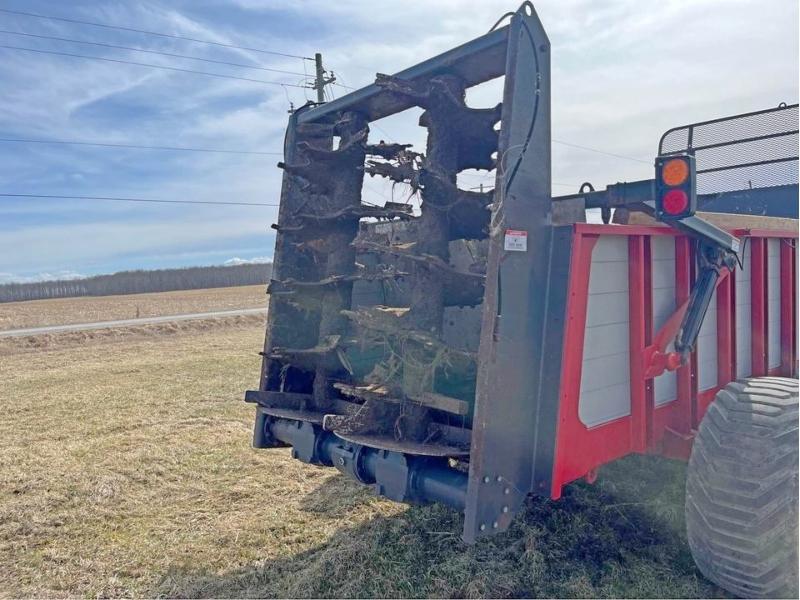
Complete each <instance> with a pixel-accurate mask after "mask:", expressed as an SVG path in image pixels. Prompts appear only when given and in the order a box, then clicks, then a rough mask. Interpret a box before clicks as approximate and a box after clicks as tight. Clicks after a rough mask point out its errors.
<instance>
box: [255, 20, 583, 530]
mask: <svg viewBox="0 0 800 600" xmlns="http://www.w3.org/2000/svg"><path fill="white" fill-rule="evenodd" d="M526 29H527V32H526ZM531 29H532V30H534V31H533V33H532V34H531ZM525 36H527V37H532V36H533V37H536V40H537V41H536V47H535V49H534V50H533V52H531V51H530V50H525V44H527V43H528V42H527V41H526V37H525ZM548 50H549V45H548V42H547V39H546V37H545V36H544V34H543V31H542V30H541V26H540V24H539V23H538V19H536V17H535V15H533V13H532V11H531V10H530V9H529V7H528V8H526V7H523V8H522V9H520V11H519V12H518V13H517V14H516V16H515V17H514V19H513V20H512V25H511V26H510V27H509V28H503V29H501V30H497V31H494V32H492V33H490V34H488V35H486V36H483V37H482V38H479V39H478V40H475V41H473V42H470V43H469V44H465V45H464V46H462V47H460V48H457V49H454V50H453V51H450V52H447V53H445V54H444V55H442V56H440V57H437V58H436V59H432V60H431V61H426V62H425V63H423V64H421V65H418V66H417V67H412V69H409V70H407V71H404V72H401V73H400V74H398V75H396V76H387V75H380V74H379V75H378V76H377V77H376V81H375V84H374V85H372V86H368V88H365V89H364V90H359V91H357V92H355V93H353V94H350V95H348V96H347V97H345V98H344V99H339V100H337V101H334V102H331V103H329V104H327V105H325V106H317V107H314V108H310V109H304V110H301V111H300V112H299V113H298V114H297V115H294V116H293V117H292V123H291V124H290V131H289V134H288V135H287V143H286V147H287V151H286V160H285V163H283V164H282V165H281V166H282V168H283V169H284V171H285V176H284V188H283V192H282V199H281V210H280V214H279V219H278V223H277V224H276V225H275V229H276V231H277V237H278V250H276V259H275V260H276V274H275V280H274V281H273V282H272V283H271V284H270V288H269V289H270V294H271V296H270V311H271V313H270V318H271V321H270V324H269V326H268V329H269V330H271V329H275V328H277V329H276V331H274V332H273V331H268V336H267V344H266V345H265V349H264V357H265V361H264V362H265V370H264V374H265V376H264V378H263V381H262V392H261V394H262V395H260V396H253V397H252V398H251V400H252V401H254V402H257V403H258V404H259V406H260V410H261V411H262V413H260V414H261V415H262V419H267V420H269V419H272V420H273V421H270V422H272V423H273V425H274V427H277V428H278V430H280V432H282V434H285V435H284V436H283V437H284V438H285V439H292V440H296V443H298V444H300V445H301V449H300V450H299V451H298V453H297V454H298V457H299V458H301V459H302V460H307V461H309V462H314V461H317V462H322V463H323V464H325V461H326V460H327V459H323V458H320V456H321V455H322V454H324V452H323V453H322V454H320V453H321V452H322V451H321V450H320V447H319V444H320V443H323V441H324V443H325V444H331V451H332V452H334V454H335V455H336V456H337V457H338V458H336V460H339V459H342V460H343V461H344V462H342V463H341V464H340V465H339V466H338V467H337V468H340V469H341V470H343V471H344V472H348V473H350V474H352V475H353V476H355V477H356V478H357V479H359V478H362V477H363V473H362V471H361V470H360V467H359V463H358V458H357V457H358V456H359V453H360V452H361V450H359V448H361V449H363V448H370V449H377V450H379V452H380V453H379V456H381V457H382V458H381V460H384V461H385V462H382V463H381V464H382V465H385V466H382V467H381V469H384V468H385V469H389V470H387V471H381V472H382V473H383V475H382V476H381V477H384V479H385V481H386V482H387V483H381V484H380V485H379V486H378V487H379V490H383V491H382V492H381V493H384V494H385V495H387V496H388V497H393V498H400V499H406V498H409V497H411V496H414V494H411V496H409V495H408V490H409V487H408V481H406V482H405V483H401V482H400V481H399V480H395V479H393V477H395V475H392V476H388V475H386V474H387V473H389V472H390V471H391V472H395V471H392V470H394V469H397V470H396V473H397V474H398V475H397V477H400V478H402V477H404V476H405V475H403V473H406V474H407V473H408V472H410V471H409V465H411V464H414V461H415V460H423V461H431V460H441V457H451V458H457V459H459V461H462V462H461V464H462V465H463V464H465V462H466V461H469V463H470V480H469V481H470V483H469V489H468V492H467V494H466V509H467V512H466V524H465V538H466V539H474V538H475V537H477V535H479V533H478V530H479V526H480V525H481V524H483V523H484V522H485V521H486V519H488V518H492V519H494V513H496V512H497V513H499V512H502V511H501V505H498V502H502V503H503V504H509V503H510V504H513V506H511V508H510V509H509V507H508V506H506V511H505V512H506V513H507V516H506V517H502V518H500V519H499V520H500V521H501V523H502V524H498V525H497V526H495V527H494V529H495V530H497V529H502V528H504V527H505V526H506V524H507V521H508V520H510V518H511V516H512V515H513V513H514V511H515V510H516V508H517V507H518V506H519V503H520V502H521V499H522V498H524V496H525V494H527V493H528V491H530V487H531V485H532V477H533V476H532V473H533V471H534V470H535V469H534V462H535V457H534V455H533V454H534V453H533V450H532V448H533V444H534V443H535V442H533V441H531V440H529V439H525V440H523V439H521V437H520V436H522V434H523V432H526V435H528V436H530V435H531V432H534V434H535V431H536V429H537V427H538V425H537V422H536V419H537V417H538V416H541V414H542V413H541V412H537V411H538V405H537V404H536V402H534V401H533V400H532V398H531V397H532V396H533V395H534V394H535V393H539V392H541V391H542V387H543V386H544V385H545V384H544V383H542V382H541V381H540V380H539V379H537V378H538V377H541V376H542V371H541V358H542V357H543V356H544V355H545V353H546V352H547V349H546V348H544V347H541V348H540V347H536V348H531V347H530V346H531V345H536V344H537V343H542V342H543V341H546V340H548V339H549V338H548V337H547V335H548V333H547V332H545V331H544V326H543V322H544V319H545V317H544V310H545V309H544V308H541V307H537V308H536V311H535V312H534V314H530V313H529V311H526V310H525V309H524V308H522V307H523V306H525V305H528V304H531V303H532V302H535V301H537V300H538V299H541V298H547V299H553V300H557V298H556V296H557V294H551V293H550V291H549V290H548V289H546V288H547V286H548V283H549V280H548V273H550V272H551V271H552V270H553V269H554V268H555V269H556V270H557V265H554V264H553V263H552V261H551V257H552V256H553V248H554V245H553V240H552V239H551V235H550V230H551V229H552V227H551V225H552V221H551V212H550V209H549V202H547V203H546V202H545V196H546V198H547V200H548V201H549V168H550V167H549V102H548V94H549V89H548V85H549V73H548V70H547V69H548V66H549V63H548V59H547V57H545V58H543V59H541V60H537V61H535V62H536V64H535V67H536V68H535V69H534V68H532V65H533V64H534V56H533V55H534V54H535V53H537V52H539V53H542V54H546V53H547V52H548ZM503 73H506V75H507V77H506V84H505V87H506V92H505V96H504V98H503V103H502V104H497V105H495V106H492V107H488V108H472V107H469V106H467V105H466V102H465V99H466V89H467V88H468V87H470V86H472V85H475V84H477V83H480V82H483V81H487V80H488V79H491V78H493V77H497V76H499V75H502V74H503ZM512 105H513V106H512ZM414 106H416V107H419V108H422V109H423V113H422V115H421V117H420V120H419V124H420V125H421V126H422V127H425V128H426V129H427V132H428V135H427V143H426V147H425V152H424V154H423V153H420V152H416V151H415V150H414V149H413V148H412V147H411V145H409V144H404V143H400V142H395V141H386V140H379V141H378V142H377V143H376V142H375V141H374V140H369V139H368V137H369V121H371V120H374V119H377V118H381V117H383V116H386V115H388V114H392V113H394V112H397V111H399V110H405V109H406V108H411V107H414ZM537 111H540V112H539V115H538V121H537V123H536V129H535V130H534V131H532V132H529V131H528V123H529V122H530V121H531V119H533V121H536V119H537V117H536V114H537ZM532 114H533V116H532ZM499 122H502V127H500V128H498V127H497V125H498V123H499ZM526 135H527V136H528V139H527V140H526V139H524V138H525V137H526ZM337 138H338V140H339V144H338V146H336V144H335V140H336V139H337ZM465 169H484V170H492V169H497V171H498V177H497V184H496V186H495V188H496V189H497V190H499V192H498V193H496V192H495V191H494V190H491V191H488V192H483V191H481V192H477V191H473V190H464V189H460V188H459V187H458V184H457V181H458V174H459V172H461V171H463V170H465ZM365 174H367V175H369V176H370V177H383V178H386V179H388V180H389V181H391V182H393V183H394V184H395V185H399V186H404V187H405V188H406V191H407V192H408V195H409V196H416V197H417V198H418V199H419V201H420V203H419V206H420V208H419V210H418V211H416V212H415V211H412V210H411V209H410V205H404V204H402V203H398V202H387V203H386V204H385V205H384V206H367V205H365V204H364V203H362V201H361V186H362V180H363V177H364V175H365ZM515 178H516V179H517V181H516V183H514V185H511V184H512V183H513V182H514V179H515ZM544 190H547V192H545V191H544ZM512 221H514V224H515V225H517V226H519V228H521V229H525V230H526V231H528V232H529V233H530V234H531V235H530V236H529V238H528V243H529V246H530V248H529V249H528V252H526V253H525V254H522V255H520V254H514V253H508V252H506V251H505V250H504V248H503V241H502V240H503V230H504V229H503V228H504V227H505V226H506V225H508V226H511V222H512ZM564 262H565V264H566V263H567V262H568V259H564ZM279 263H280V264H279ZM501 263H505V265H504V266H503V267H502V271H503V272H502V276H501ZM487 264H488V265H489V268H488V271H487ZM487 282H488V283H487ZM501 289H502V294H503V305H504V306H508V307H512V308H513V309H514V310H516V311H518V313H519V322H513V323H512V322H511V321H510V320H509V321H508V322H507V323H503V325H502V326H501V327H500V329H499V331H498V330H496V329H495V327H496V324H497V319H498V316H499V315H500V314H501V306H500V294H499V291H500V290H501ZM356 291H357V292H358V294H356ZM506 294H508V295H509V296H506ZM356 295H358V298H356ZM365 298H366V299H365ZM273 307H275V309H273ZM481 313H482V315H483V317H482V318H483V321H482V322H481V318H480V315H481ZM281 328H282V329H281ZM479 338H481V341H480V356H481V359H480V361H478V360H477V358H478V352H477V350H478V339H479ZM514 352H518V353H519V356H516V357H513V359H512V357H511V354H513V353H514ZM499 357H505V359H509V360H512V363H513V364H512V363H507V364H505V365H501V366H498V360H499ZM537 360H538V361H539V362H536V361H537ZM487 369H492V370H493V371H492V372H491V373H488V374H487ZM476 381H477V384H476ZM519 386H530V389H525V388H524V387H519ZM537 386H538V387H537ZM534 389H536V390H537V391H536V392H534ZM497 396H502V398H498V397H497ZM476 397H477V403H478V410H477V413H475V412H474V411H475V403H476ZM492 403H495V408H494V409H493V408H492V407H491V406H492ZM275 419H284V420H287V421H297V422H298V423H299V425H298V426H297V427H288V426H286V427H285V426H284V425H280V421H275ZM476 419H477V421H476ZM265 423H267V421H265ZM267 425H268V423H267V424H265V425H264V427H265V428H266V427H267ZM475 425H477V428H478V429H477V430H476V431H475V432H474V433H473V429H472V428H473V427H474V426H475ZM309 426H310V428H309ZM504 428H505V429H506V430H508V431H510V432H511V435H509V436H506V437H504ZM264 431H266V429H264ZM332 435H333V436H338V439H339V440H343V442H342V443H341V444H340V443H339V442H337V443H336V444H335V445H333V444H332V443H331V442H330V440H331V439H332V437H331V436H332ZM258 439H259V440H260V441H259V443H260V444H268V443H270V440H271V439H282V438H280V436H277V437H275V436H274V437H273V438H270V437H269V436H268V435H266V433H264V434H263V435H261V437H259V438H258ZM292 443H294V442H292ZM342 444H344V445H342ZM348 444H349V445H348ZM489 455H491V456H489ZM331 456H333V455H331ZM371 456H372V455H371ZM374 456H378V455H374ZM434 457H436V458H434ZM498 461H503V462H504V464H503V465H502V468H501V466H499V465H498ZM390 465H391V467H390ZM403 465H405V466H403ZM362 466H363V465H362ZM445 471H447V469H446V468H445ZM436 472H437V473H439V471H438V470H437V471H436ZM489 472H491V473H493V474H494V475H493V477H501V476H500V475H499V474H500V473H501V472H502V473H503V474H504V476H506V477H507V481H508V482H509V484H510V485H511V487H513V489H514V490H515V491H514V494H515V495H514V498H513V502H511V500H510V499H509V498H508V495H507V494H505V493H504V491H503V490H504V489H505V488H506V487H508V486H503V487H499V488H498V489H494V488H491V489H490V488H486V487H482V486H483V478H484V477H485V476H486V474H487V473H489ZM376 473H377V471H376ZM448 473H449V471H448V472H447V473H446V472H444V471H443V472H442V477H443V478H444V479H443V480H452V481H459V482H461V483H459V486H461V485H462V484H463V474H462V475H461V477H455V476H452V474H448ZM505 474H507V475H505ZM376 476H377V475H376ZM479 478H480V480H479ZM501 478H502V477H501ZM459 489H460V491H459V492H458V493H455V492H454V494H455V495H454V496H453V497H456V496H457V497H458V498H459V502H460V501H461V500H460V499H461V498H463V488H461V487H459ZM402 490H405V491H402ZM448 493H449V492H448ZM489 513H491V515H493V516H491V517H490V516H489ZM490 523H491V521H490Z"/></svg>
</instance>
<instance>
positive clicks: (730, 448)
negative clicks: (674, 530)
mask: <svg viewBox="0 0 800 600" xmlns="http://www.w3.org/2000/svg"><path fill="white" fill-rule="evenodd" d="M797 389H798V385H797V380H796V379H785V378H781V377H758V378H753V379H743V380H740V381H736V382H732V383H730V384H728V385H727V386H725V387H724V388H723V389H722V390H720V391H719V392H718V393H717V396H716V398H714V401H713V402H712V403H711V406H709V408H708V412H707V413H706V415H705V417H704V418H703V420H702V422H701V423H700V428H699V430H698V432H697V436H696V437H695V440H694V447H693V448H692V454H691V458H690V459H689V467H688V471H687V475H686V532H687V537H688V539H689V548H690V549H691V551H692V556H693V557H694V560H695V563H696V564H697V567H698V568H699V569H700V571H701V572H702V573H703V575H705V576H706V577H707V578H708V579H710V580H711V581H712V582H714V583H716V584H717V585H719V586H720V587H722V588H723V589H725V590H727V591H729V592H731V593H733V594H736V595H737V596H741V597H744V598H776V597H782V598H797V597H798V596H797V593H798V588H797V576H798V572H797V558H798V556H797V550H798V532H797V514H798V511H797V503H798V489H797V488H798V475H797V471H798V466H797V465H798V410H797Z"/></svg>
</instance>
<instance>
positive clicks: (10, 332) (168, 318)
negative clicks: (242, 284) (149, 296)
mask: <svg viewBox="0 0 800 600" xmlns="http://www.w3.org/2000/svg"><path fill="white" fill-rule="evenodd" d="M259 313H261V314H266V313H267V309H266V308H240V309H238V310H217V311H214V312H206V313H193V314H190V315H165V316H163V317H144V318H141V319H121V320H119V321H98V322H96V323H74V324H70V325H50V326H48V327H29V328H27V329H7V330H5V331H0V337H21V336H24V335H39V334H43V333H61V332H62V331H85V330H87V329H106V328H108V327H130V326H131V325H150V324H152V323H169V322H172V321H191V320H194V319H208V318H213V317H232V316H236V315H257V314H259Z"/></svg>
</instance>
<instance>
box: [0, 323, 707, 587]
mask: <svg viewBox="0 0 800 600" xmlns="http://www.w3.org/2000/svg"><path fill="white" fill-rule="evenodd" d="M262 339H263V326H262V324H261V323H256V322H252V323H249V324H246V323H245V324H241V323H240V325H239V326H238V327H222V326H217V327H214V328H210V329H208V330H206V331H194V332H193V331H191V330H187V331H183V332H182V333H181V335H172V336H163V335H162V336H155V335H152V336H148V335H139V336H128V337H122V338H111V339H109V338H103V339H100V340H94V341H92V343H84V344H81V345H79V346H70V345H66V346H59V345H54V346H51V347H50V348H49V349H44V350H40V351H37V352H22V353H12V354H7V355H6V356H4V357H2V358H0V408H2V411H3V418H2V420H0V597H2V596H9V597H16V596H48V597H54V596H58V597H64V596H97V595H102V596H121V595H135V596H154V595H157V596H218V597H220V596H221V597H230V596H234V597H239V596H250V597H255V596H304V597H312V596H351V597H370V596H379V597H382V596H406V597H409V596H422V597H425V596H445V597H449V596H584V597H592V596H656V597H675V596H678V597H708V596H710V595H714V594H716V593H718V592H717V590H715V589H714V588H712V587H711V586H710V585H709V584H707V583H706V582H704V581H703V580H702V578H700V577H699V575H698V574H697V572H696V570H695V568H694V566H693V565H692V562H691V559H690V558H689V556H688V552H687V550H686V545H685V539H684V537H683V534H682V530H681V521H682V511H681V509H680V503H681V497H682V479H681V476H682V469H683V468H682V466H680V465H676V464H673V463H668V462H666V461H655V460H653V459H645V458H639V457H635V458H632V459H628V460H626V461H623V462H621V463H619V464H617V465H615V466H613V467H610V468H609V469H607V470H606V471H605V472H603V473H601V477H600V479H599V481H598V483H597V484H596V485H595V486H587V485H582V484H581V485H575V486H571V487H570V488H569V489H568V490H567V492H566V494H565V498H564V499H563V500H562V501H560V502H558V503H552V502H548V501H541V500H539V501H531V502H530V503H529V505H528V507H527V509H526V511H525V512H524V513H523V514H522V515H520V517H519V518H518V519H517V521H516V522H515V524H514V526H513V527H512V529H511V530H510V531H509V532H507V533H505V534H502V535H500V536H498V537H496V538H493V539H490V540H486V541H484V542H481V543H479V544H477V545H475V546H472V547H467V546H465V545H464V544H462V543H461V542H460V540H459V534H460V528H461V518H460V517H459V515H458V514H455V513H454V512H452V511H450V510H448V509H446V508H443V507H439V506H429V507H412V508H408V507H405V506H402V505H398V504H393V503H391V502H388V501H384V500H380V499H377V498H374V497H373V496H372V495H371V494H370V492H369V491H368V490H367V489H365V488H363V487H361V486H359V485H357V484H355V483H352V482H350V481H348V480H346V479H345V478H343V477H342V476H340V475H339V474H338V473H337V472H336V471H335V470H333V469H319V468H315V467H310V466H307V465H303V464H301V463H299V462H297V461H293V460H291V459H290V458H289V454H288V452H287V450H285V449H279V450H259V451H256V450H253V449H251V448H250V437H251V428H252V419H253V410H252V408H251V407H249V406H246V405H245V404H244V403H243V402H242V401H241V398H242V395H243V391H244V390H245V389H247V388H251V387H253V386H255V385H256V384H257V376H258V371H259V357H258V356H257V354H256V353H257V351H258V349H259V347H260V345H261V343H262Z"/></svg>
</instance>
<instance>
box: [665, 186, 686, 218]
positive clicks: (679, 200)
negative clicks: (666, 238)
mask: <svg viewBox="0 0 800 600" xmlns="http://www.w3.org/2000/svg"><path fill="white" fill-rule="evenodd" d="M661 206H662V208H663V209H664V212H665V213H667V214H668V215H679V214H681V213H682V212H684V211H685V210H686V209H687V208H688V207H689V196H687V195H686V192H684V191H683V190H670V191H668V192H667V193H666V194H664V198H663V199H662V201H661Z"/></svg>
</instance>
